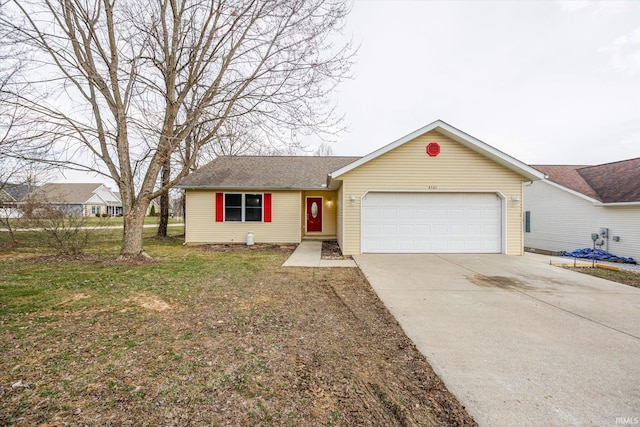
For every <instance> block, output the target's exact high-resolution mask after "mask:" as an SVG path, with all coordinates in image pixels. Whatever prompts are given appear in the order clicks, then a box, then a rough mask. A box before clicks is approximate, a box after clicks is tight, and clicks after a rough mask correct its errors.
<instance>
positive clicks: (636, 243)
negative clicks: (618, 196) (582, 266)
mask: <svg viewBox="0 0 640 427" xmlns="http://www.w3.org/2000/svg"><path fill="white" fill-rule="evenodd" d="M524 191H525V197H526V199H525V201H524V210H528V211H530V212H531V232H530V233H524V236H525V237H524V245H525V247H527V248H533V249H542V250H546V251H554V252H561V251H572V250H574V249H581V248H591V247H593V240H591V233H598V232H599V231H600V228H608V229H609V247H608V251H609V252H611V253H613V254H615V255H619V256H625V257H633V258H634V259H636V260H638V259H640V225H639V223H638V219H639V218H640V206H607V207H604V206H596V205H594V202H592V201H590V200H586V199H584V198H582V197H580V196H577V195H575V194H571V193H569V192H568V191H566V190H563V189H561V188H558V187H556V186H554V185H551V184H549V183H547V182H545V181H538V182H534V183H533V184H532V185H528V186H525V190H524ZM613 236H619V237H620V241H618V242H614V241H613ZM602 249H605V250H607V246H606V244H605V245H603V246H602Z"/></svg>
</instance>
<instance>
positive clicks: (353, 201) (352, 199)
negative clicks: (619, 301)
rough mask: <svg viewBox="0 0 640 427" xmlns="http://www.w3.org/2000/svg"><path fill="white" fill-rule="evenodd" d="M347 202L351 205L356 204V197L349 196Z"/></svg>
mask: <svg viewBox="0 0 640 427" xmlns="http://www.w3.org/2000/svg"><path fill="white" fill-rule="evenodd" d="M349 200H350V201H351V204H352V205H353V204H354V203H355V202H356V196H354V195H353V194H352V195H351V196H349Z"/></svg>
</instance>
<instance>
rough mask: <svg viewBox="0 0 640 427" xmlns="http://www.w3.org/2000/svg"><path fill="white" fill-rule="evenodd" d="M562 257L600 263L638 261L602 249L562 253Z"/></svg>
mask: <svg viewBox="0 0 640 427" xmlns="http://www.w3.org/2000/svg"><path fill="white" fill-rule="evenodd" d="M561 255H562V256H570V257H573V258H585V259H595V260H599V261H612V262H624V263H627V264H636V261H635V260H634V259H633V258H626V257H623V256H617V255H614V254H612V253H609V252H607V251H603V250H602V249H591V248H584V249H576V250H574V251H571V252H562V254H561Z"/></svg>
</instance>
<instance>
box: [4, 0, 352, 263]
mask: <svg viewBox="0 0 640 427" xmlns="http://www.w3.org/2000/svg"><path fill="white" fill-rule="evenodd" d="M5 10H7V12H6V13H5V14H3V15H1V16H0V31H2V34H0V37H2V38H4V39H6V40H9V41H10V42H11V43H12V45H13V46H21V48H24V49H25V50H26V51H28V55H26V56H25V58H26V60H25V64H26V66H25V67H24V68H22V69H21V70H20V72H19V73H18V74H17V75H15V76H13V77H12V79H11V81H12V82H15V83H16V84H17V83H18V82H20V83H22V84H25V85H27V86H28V87H29V90H28V91H25V92H21V93H20V92H18V91H17V90H16V89H17V86H14V87H12V88H10V90H9V91H8V92H11V93H13V94H14V95H15V97H14V98H13V101H12V103H11V104H10V105H11V106H12V108H14V109H15V111H16V112H17V114H20V115H22V116H23V117H24V121H23V123H22V124H21V125H22V129H20V132H16V129H13V130H12V132H10V135H11V138H10V139H11V140H12V141H14V142H15V143H16V144H18V141H19V144H20V145H21V146H23V147H24V148H28V149H31V150H33V149H35V148H37V149H39V150H42V149H46V150H47V156H46V160H47V161H48V162H49V163H51V164H54V165H65V166H68V167H70V168H73V169H78V170H86V171H92V172H97V173H101V174H104V175H105V176H109V177H111V178H112V179H113V180H114V181H115V182H116V184H117V185H118V187H119V190H120V194H121V196H122V200H123V209H124V215H125V230H124V235H123V243H122V249H121V253H122V254H123V255H137V254H141V253H142V252H143V251H142V224H143V220H144V213H145V211H146V208H147V206H148V204H149V203H150V201H151V200H152V199H153V198H155V197H157V196H159V195H161V194H163V193H166V192H167V191H168V190H169V189H170V188H172V187H173V186H174V185H175V184H176V183H177V182H178V181H179V180H180V179H181V178H182V177H184V176H185V175H186V174H187V173H189V171H190V170H192V169H193V168H194V167H195V165H196V162H197V159H198V156H199V155H200V154H201V153H203V152H209V153H214V154H215V153H216V150H217V151H218V152H220V153H222V152H226V151H225V150H228V151H230V152H242V150H243V149H244V148H242V147H249V146H251V147H252V148H251V149H252V150H254V149H256V148H255V147H256V146H257V144H260V145H261V146H260V149H259V150H258V151H264V147H265V146H266V147H267V149H268V150H269V149H270V148H269V145H270V142H269V141H277V142H275V143H273V142H272V143H271V144H272V145H274V146H276V145H279V144H280V145H282V142H281V141H283V140H284V141H285V144H284V145H291V146H295V144H296V143H297V142H298V141H297V137H298V135H304V134H307V133H320V134H322V133H325V134H326V133H329V134H330V133H332V132H336V131H338V130H340V128H341V118H340V117H337V116H336V115H335V111H334V108H333V106H332V105H328V104H327V100H328V95H329V94H331V92H332V91H333V89H334V88H335V86H336V85H337V84H338V83H340V82H341V81H342V80H344V79H345V78H348V77H349V68H350V66H351V64H352V60H353V49H352V47H351V46H350V44H349V43H343V44H341V45H337V46H336V43H337V40H338V39H337V38H336V34H337V33H339V31H340V30H341V27H342V24H343V21H344V19H345V17H346V15H347V13H348V11H349V10H348V7H347V5H346V4H345V1H344V0H270V1H262V0H233V1H231V0H150V1H141V0H12V1H10V2H9V3H7V6H6V7H5ZM241 126H244V127H246V128H247V129H250V131H247V130H243V129H241ZM18 135H20V136H19V137H18ZM238 137H241V138H246V140H245V141H244V142H240V140H239V139H238ZM254 144H256V145H254ZM213 146H217V147H218V148H212V149H211V150H209V149H208V148H207V147H213ZM247 149H248V148H247ZM28 153H29V151H28V150H27V149H25V150H23V151H22V153H19V154H16V152H14V153H13V154H14V155H18V156H23V157H25V158H27V157H29V156H30V155H29V154H28ZM178 160H179V163H178V162H177V161H178ZM168 162H171V163H172V164H173V165H175V166H173V168H172V172H173V173H171V174H170V176H169V175H167V170H166V165H167V164H168ZM163 170H164V176H165V178H164V179H163V180H162V183H161V184H160V185H159V184H158V178H159V176H160V173H161V172H162V171H163Z"/></svg>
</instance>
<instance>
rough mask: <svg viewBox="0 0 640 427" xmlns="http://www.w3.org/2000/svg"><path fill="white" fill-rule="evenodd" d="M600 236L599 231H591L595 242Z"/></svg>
mask: <svg viewBox="0 0 640 427" xmlns="http://www.w3.org/2000/svg"><path fill="white" fill-rule="evenodd" d="M599 237H600V235H599V234H598V233H591V240H593V241H594V242H595V241H596V240H598V238H599Z"/></svg>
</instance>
